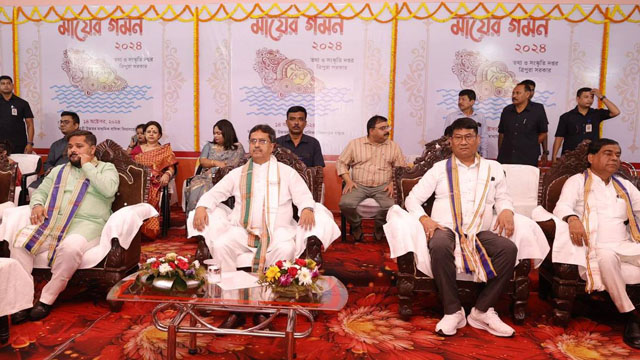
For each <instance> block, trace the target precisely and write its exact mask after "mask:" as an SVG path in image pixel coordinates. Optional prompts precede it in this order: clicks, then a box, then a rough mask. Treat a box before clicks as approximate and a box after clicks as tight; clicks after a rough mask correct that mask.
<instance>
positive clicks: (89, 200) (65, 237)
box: [11, 130, 119, 322]
mask: <svg viewBox="0 0 640 360" xmlns="http://www.w3.org/2000/svg"><path fill="white" fill-rule="evenodd" d="M67 140H68V146H67V156H68V158H69V163H67V164H64V165H59V166H56V167H55V168H53V169H52V170H51V172H50V173H49V174H48V175H47V176H46V177H45V178H44V180H43V181H42V184H41V185H40V186H39V187H38V189H37V190H35V191H34V193H33V195H32V196H31V202H30V203H29V206H30V207H31V219H30V220H31V225H28V226H26V227H25V228H23V229H22V230H20V232H19V233H18V235H17V236H16V239H15V242H14V249H13V251H12V252H11V257H12V258H15V259H16V260H18V261H19V262H20V263H21V264H22V266H23V267H24V268H25V270H26V271H27V272H28V273H31V271H32V270H33V262H34V257H35V256H37V255H38V254H40V253H43V252H48V257H47V259H48V264H49V266H50V267H51V280H50V281H49V282H48V283H47V284H46V285H45V287H44V288H43V289H42V294H41V296H40V301H38V303H37V304H36V305H35V306H34V307H33V308H32V309H30V310H23V311H21V312H20V313H17V314H14V315H13V316H12V320H14V321H18V322H19V321H24V320H26V319H27V317H29V318H30V319H31V320H40V319H42V318H44V317H46V316H47V315H49V311H50V310H51V305H52V304H53V303H54V302H55V300H56V298H57V297H58V294H60V293H61V292H62V290H64V288H65V287H66V286H67V282H68V281H69V279H70V278H71V277H72V276H73V274H74V273H75V271H76V270H77V269H78V267H79V266H80V263H81V261H82V255H83V254H84V253H85V252H86V251H87V250H89V249H90V248H92V247H94V246H97V245H98V243H99V240H100V234H101V233H102V228H103V227H104V225H105V224H106V222H107V219H108V218H109V216H110V215H111V204H112V203H113V200H114V198H115V194H116V191H117V190H118V184H119V176H118V172H117V170H116V168H115V166H114V165H113V164H111V163H105V162H101V161H98V160H97V159H96V157H95V149H96V137H95V135H93V134H92V133H91V132H89V131H84V130H76V131H74V132H72V133H71V134H69V135H67Z"/></svg>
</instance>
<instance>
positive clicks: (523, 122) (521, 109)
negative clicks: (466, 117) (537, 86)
mask: <svg viewBox="0 0 640 360" xmlns="http://www.w3.org/2000/svg"><path fill="white" fill-rule="evenodd" d="M530 96H531V88H530V87H529V86H528V85H526V84H523V83H519V84H518V85H516V87H515V88H513V92H512V94H511V100H512V102H513V104H511V105H507V106H506V107H505V108H504V110H502V114H501V115H500V124H499V125H498V134H499V135H498V161H499V162H500V163H502V164H524V165H532V166H538V157H539V156H540V144H541V143H542V141H543V140H544V139H545V138H546V137H547V115H546V114H545V112H544V108H542V107H539V106H533V105H532V104H531V102H530V101H529V98H530Z"/></svg>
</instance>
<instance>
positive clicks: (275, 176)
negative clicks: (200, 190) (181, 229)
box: [187, 125, 340, 327]
mask: <svg viewBox="0 0 640 360" xmlns="http://www.w3.org/2000/svg"><path fill="white" fill-rule="evenodd" d="M275 142H276V133H275V131H274V130H273V129H272V128H271V127H270V126H269V125H256V126H254V127H253V128H252V129H251V130H250V132H249V153H250V154H251V159H249V161H248V162H247V164H245V165H244V166H241V167H238V168H236V169H234V170H232V171H231V172H229V174H227V175H226V176H225V177H223V178H222V179H221V180H220V181H219V182H218V183H217V184H216V185H215V186H214V187H213V188H212V189H211V190H209V191H207V192H206V193H205V194H204V195H202V197H201V198H200V200H199V201H198V204H197V205H196V209H195V210H194V211H192V212H191V213H189V218H188V220H187V224H188V226H189V229H188V231H189V236H194V235H198V234H199V235H203V236H204V237H205V240H206V243H207V246H208V247H209V250H210V251H211V254H212V256H213V258H214V259H216V260H218V262H219V263H220V264H221V265H222V270H223V271H236V269H237V268H243V267H250V268H251V270H252V271H254V272H262V271H264V269H265V267H268V266H270V265H273V264H274V263H275V262H276V261H279V260H293V259H294V257H297V256H300V255H301V254H302V252H303V251H304V249H305V248H306V243H307V241H320V242H322V245H323V246H324V249H325V250H326V249H327V248H328V247H329V245H330V244H331V243H332V242H333V241H334V240H335V239H336V238H337V237H338V236H340V230H339V229H338V226H337V225H336V223H335V221H334V219H333V215H332V214H331V212H330V211H329V210H327V208H326V207H324V206H323V205H322V204H320V203H316V202H315V201H314V200H313V196H312V195H311V192H310V191H309V188H308V187H307V184H306V183H305V181H304V180H303V179H302V177H300V175H299V174H298V172H297V171H296V170H294V169H293V168H291V167H289V166H287V165H285V164H282V163H280V162H278V161H276V158H275V157H274V156H273V155H272V152H273V149H274V146H275ZM229 197H234V198H235V207H234V208H233V210H230V209H229V208H228V207H226V206H225V205H223V204H221V203H222V202H223V201H225V200H227V199H228V198H229ZM293 204H295V205H296V207H297V208H298V214H299V216H300V220H299V221H298V222H297V223H296V221H295V220H294V219H293V206H292V205H293ZM243 321H244V320H243V319H241V318H240V317H239V316H238V314H232V316H230V318H229V319H228V321H225V324H224V327H236V326H238V325H239V324H240V323H242V322H243ZM254 322H256V320H254Z"/></svg>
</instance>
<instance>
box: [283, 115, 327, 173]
mask: <svg viewBox="0 0 640 360" xmlns="http://www.w3.org/2000/svg"><path fill="white" fill-rule="evenodd" d="M305 126H307V110H306V109H305V108H303V107H302V106H292V107H290V108H289V110H287V127H288V128H289V134H287V135H283V136H280V137H279V138H277V139H276V143H277V144H278V145H280V146H284V147H286V148H287V149H289V150H291V151H293V153H294V154H296V155H298V157H299V158H300V160H302V162H303V163H304V164H305V165H307V167H311V166H322V167H324V158H323V157H322V149H321V148H320V143H319V142H318V140H316V138H314V137H312V136H309V135H305V134H304V128H305Z"/></svg>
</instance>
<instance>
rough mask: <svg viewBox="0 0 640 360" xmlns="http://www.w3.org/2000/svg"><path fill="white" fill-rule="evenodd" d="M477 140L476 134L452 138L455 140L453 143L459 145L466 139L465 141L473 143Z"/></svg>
mask: <svg viewBox="0 0 640 360" xmlns="http://www.w3.org/2000/svg"><path fill="white" fill-rule="evenodd" d="M475 138H476V135H474V134H467V135H464V136H463V135H454V136H452V137H451V139H453V142H456V143H459V142H462V140H463V139H464V141H466V142H471V141H473V139H475Z"/></svg>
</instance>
